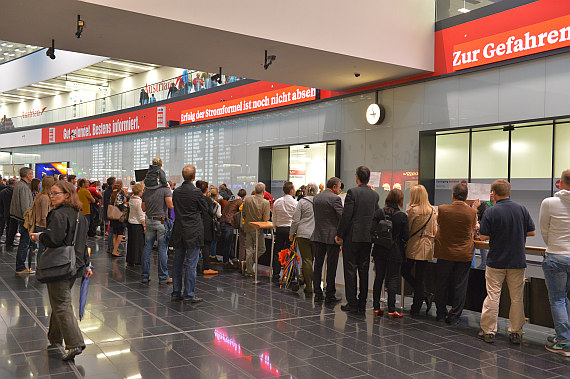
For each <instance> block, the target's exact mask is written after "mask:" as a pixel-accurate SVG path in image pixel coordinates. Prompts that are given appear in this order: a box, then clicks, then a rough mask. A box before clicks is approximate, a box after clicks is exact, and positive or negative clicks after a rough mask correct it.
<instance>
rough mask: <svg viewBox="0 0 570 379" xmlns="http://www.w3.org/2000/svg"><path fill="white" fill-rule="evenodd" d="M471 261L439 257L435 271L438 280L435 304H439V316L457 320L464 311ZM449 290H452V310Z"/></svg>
mask: <svg viewBox="0 0 570 379" xmlns="http://www.w3.org/2000/svg"><path fill="white" fill-rule="evenodd" d="M470 268H471V261H469V262H453V261H446V260H444V259H438V260H437V263H436V266H435V272H436V276H437V278H436V281H437V291H436V294H435V305H436V306H437V315H438V317H447V318H448V319H449V320H452V321H453V320H457V319H459V317H460V316H461V312H463V307H464V306H465V296H466V294H467V283H468V281H469V269H470ZM449 291H452V293H453V296H452V298H451V310H450V311H449V312H448V311H447V303H448V302H447V300H448V298H449Z"/></svg>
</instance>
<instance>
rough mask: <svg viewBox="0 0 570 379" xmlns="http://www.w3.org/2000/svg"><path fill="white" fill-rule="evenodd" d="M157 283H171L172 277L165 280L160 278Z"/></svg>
mask: <svg viewBox="0 0 570 379" xmlns="http://www.w3.org/2000/svg"><path fill="white" fill-rule="evenodd" d="M158 283H159V284H172V278H168V279H166V280H161V281H159V282H158Z"/></svg>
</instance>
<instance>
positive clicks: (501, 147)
mask: <svg viewBox="0 0 570 379" xmlns="http://www.w3.org/2000/svg"><path fill="white" fill-rule="evenodd" d="M508 164H509V132H505V131H503V129H502V128H494V129H488V130H484V129H475V130H473V134H472V137H471V181H472V182H474V183H492V182H493V181H494V180H495V179H507V178H508V176H509V172H508Z"/></svg>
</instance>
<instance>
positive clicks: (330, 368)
mask: <svg viewBox="0 0 570 379" xmlns="http://www.w3.org/2000/svg"><path fill="white" fill-rule="evenodd" d="M306 361H307V362H308V363H309V364H312V365H313V366H315V367H317V368H319V369H321V370H323V371H324V372H326V373H327V374H330V375H332V376H334V377H336V378H351V377H354V376H358V375H362V374H364V373H365V372H362V371H361V370H359V369H357V368H355V367H353V366H350V365H348V364H347V362H345V361H343V360H340V359H337V358H333V357H332V356H322V357H318V358H310V359H307V360H306Z"/></svg>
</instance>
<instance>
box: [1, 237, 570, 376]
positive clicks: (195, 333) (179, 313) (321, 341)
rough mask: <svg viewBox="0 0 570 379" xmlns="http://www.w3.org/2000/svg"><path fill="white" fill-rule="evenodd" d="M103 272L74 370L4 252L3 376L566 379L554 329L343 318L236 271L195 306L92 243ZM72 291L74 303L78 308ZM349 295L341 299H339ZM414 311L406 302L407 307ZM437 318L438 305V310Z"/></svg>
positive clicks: (45, 308) (42, 301) (36, 289)
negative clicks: (483, 331)
mask: <svg viewBox="0 0 570 379" xmlns="http://www.w3.org/2000/svg"><path fill="white" fill-rule="evenodd" d="M90 244H91V245H92V248H93V254H92V260H93V263H94V266H95V268H96V275H95V276H94V277H93V278H92V281H91V285H90V290H89V300H88V306H87V312H86V315H85V318H84V320H83V321H81V323H80V327H81V329H82V331H83V332H84V334H85V339H86V341H87V342H88V344H89V345H88V347H87V349H86V350H85V352H84V353H83V354H82V355H80V356H78V357H77V358H76V359H75V362H74V363H64V362H62V361H60V359H59V356H60V354H61V353H60V352H59V351H52V350H47V349H46V347H47V340H46V338H45V332H46V325H47V322H48V312H49V305H48V300H47V292H46V289H45V286H43V285H41V284H39V283H37V282H36V280H35V278H34V277H33V276H32V277H30V278H20V277H16V276H14V270H13V269H14V260H15V251H4V250H2V252H1V253H0V316H1V319H0V355H1V356H0V378H2V379H7V378H13V377H37V376H49V377H51V378H77V377H86V378H96V377H100V378H130V379H134V378H141V377H142V378H152V379H160V378H166V377H170V378H200V377H203V378H258V377H259V378H267V377H274V376H277V377H283V378H285V377H287V378H288V377H298V378H311V379H316V378H333V377H337V378H352V377H355V378H356V377H358V378H372V377H385V376H389V377H390V378H399V377H408V376H411V377H417V378H428V377H431V378H441V377H455V378H457V377H461V378H478V377H493V378H495V377H499V378H505V377H509V378H514V377H533V378H551V377H569V376H570V359H565V358H562V357H558V356H554V355H552V354H550V353H548V352H547V351H545V350H544V348H543V346H542V344H543V343H544V340H545V338H546V336H547V335H548V334H549V333H551V332H552V331H551V330H548V329H544V328H537V327H532V326H527V327H526V329H525V331H526V334H525V342H524V344H523V345H522V346H512V345H510V344H509V343H508V340H507V339H506V338H505V336H504V334H505V332H506V324H505V320H501V322H500V333H502V335H501V336H499V337H498V340H497V341H496V343H495V344H494V345H487V344H485V343H484V342H482V341H479V340H477V339H476V338H475V335H476V333H477V331H478V325H477V324H478V314H475V313H470V312H466V313H465V315H464V317H463V319H462V321H461V324H460V325H459V326H457V327H448V326H446V325H445V324H442V323H436V322H435V321H434V319H433V315H431V316H430V317H425V316H424V317H419V318H417V319H412V318H410V317H409V316H408V315H407V314H406V316H405V317H404V318H403V319H399V320H391V319H388V318H376V319H375V318H374V317H373V314H372V311H371V310H369V311H368V313H367V314H366V316H348V315H347V314H345V313H344V312H342V311H341V310H340V305H337V306H336V307H334V308H329V307H324V306H322V305H314V304H313V302H312V300H311V299H308V298H305V296H304V294H303V291H300V293H299V294H293V293H291V292H290V291H287V290H280V289H279V288H278V287H277V286H275V285H273V284H269V283H264V284H261V285H258V286H255V285H254V284H253V283H252V281H251V280H245V279H243V278H242V277H241V276H240V275H239V274H237V273H236V272H225V273H221V274H220V275H219V276H215V277H210V278H204V277H200V278H199V279H198V283H197V293H198V295H199V296H202V297H204V298H205V302H204V303H202V304H198V305H184V304H182V303H170V302H169V294H170V290H171V287H170V286H166V285H159V284H158V280H157V277H156V268H155V266H154V265H153V277H152V281H151V282H150V285H145V284H141V283H140V281H139V268H125V262H124V258H119V259H111V258H110V257H109V256H108V255H107V254H106V253H105V252H104V251H103V247H104V243H103V240H102V239H97V240H93V241H90ZM78 289H79V287H78V286H76V288H75V289H74V296H75V298H74V302H75V304H77V302H78ZM339 295H343V293H342V292H341V293H339ZM408 304H409V301H408ZM432 312H433V310H432Z"/></svg>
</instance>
